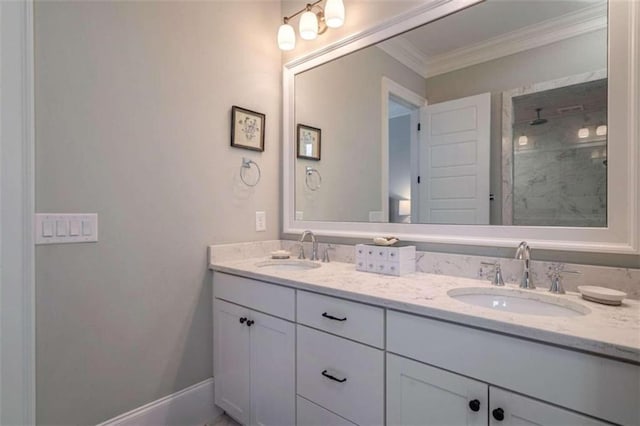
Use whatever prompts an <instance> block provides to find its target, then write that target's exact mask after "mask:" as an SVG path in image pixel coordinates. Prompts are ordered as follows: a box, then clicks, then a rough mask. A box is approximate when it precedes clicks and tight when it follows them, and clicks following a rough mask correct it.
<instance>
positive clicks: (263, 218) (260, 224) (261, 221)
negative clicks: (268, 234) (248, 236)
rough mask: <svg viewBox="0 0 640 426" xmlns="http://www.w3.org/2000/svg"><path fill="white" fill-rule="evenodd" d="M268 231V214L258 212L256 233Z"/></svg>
mask: <svg viewBox="0 0 640 426" xmlns="http://www.w3.org/2000/svg"><path fill="white" fill-rule="evenodd" d="M266 230H267V213H266V212H256V231H258V232H262V231H266Z"/></svg>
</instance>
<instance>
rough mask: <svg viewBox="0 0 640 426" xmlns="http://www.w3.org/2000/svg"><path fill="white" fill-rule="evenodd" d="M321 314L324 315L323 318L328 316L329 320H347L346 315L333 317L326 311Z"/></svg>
mask: <svg viewBox="0 0 640 426" xmlns="http://www.w3.org/2000/svg"><path fill="white" fill-rule="evenodd" d="M322 316H323V317H325V318H329V319H330V320H334V321H346V320H347V317H344V318H338V317H334V316H333V315H329V314H328V313H326V312H325V313H323V314H322Z"/></svg>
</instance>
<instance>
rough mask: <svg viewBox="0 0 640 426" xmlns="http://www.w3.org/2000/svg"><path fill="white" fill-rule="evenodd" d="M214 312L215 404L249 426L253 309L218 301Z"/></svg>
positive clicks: (215, 302) (215, 303)
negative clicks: (250, 345)
mask: <svg viewBox="0 0 640 426" xmlns="http://www.w3.org/2000/svg"><path fill="white" fill-rule="evenodd" d="M213 312H214V319H213V326H214V333H213V335H214V342H213V351H214V354H213V361H214V363H213V375H214V377H215V403H216V405H217V406H219V407H220V408H222V409H223V410H225V411H226V412H227V413H228V414H229V415H230V416H231V417H233V418H234V419H236V420H238V421H239V422H240V423H242V424H249V419H250V415H249V410H250V405H249V401H250V399H249V385H250V372H249V362H250V350H249V349H250V347H249V329H250V328H249V327H247V325H246V321H247V317H248V316H249V309H246V308H242V307H239V306H236V305H232V304H230V303H227V302H223V301H222V300H219V299H215V301H214V304H213ZM241 320H242V321H241Z"/></svg>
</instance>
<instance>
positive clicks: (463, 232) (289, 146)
mask: <svg viewBox="0 0 640 426" xmlns="http://www.w3.org/2000/svg"><path fill="white" fill-rule="evenodd" d="M481 1H482V0H429V1H427V2H426V3H425V4H424V5H422V6H420V7H418V8H414V9H412V10H409V11H408V12H406V13H403V14H401V15H398V16H395V17H393V18H391V19H389V20H388V21H386V22H384V23H382V24H379V25H376V26H374V27H371V28H369V29H366V30H364V31H361V32H359V33H356V34H354V35H352V36H350V37H347V38H345V39H343V40H340V41H338V42H336V43H333V44H330V45H328V46H326V47H325V48H322V49H320V50H317V51H315V52H312V53H311V54H308V55H305V56H303V57H301V58H298V59H294V60H292V61H291V62H288V63H287V64H285V65H284V67H283V120H282V132H283V157H282V164H283V182H282V183H283V186H282V187H283V215H282V219H283V233H284V234H300V233H302V232H303V231H304V230H305V229H312V230H313V231H314V232H315V233H316V234H317V235H325V236H333V237H347V238H364V239H370V238H373V237H374V236H379V235H394V236H396V237H398V238H399V239H400V240H403V241H414V242H429V243H442V244H459V245H475V246H498V247H515V246H516V245H517V244H518V243H519V242H520V241H522V240H526V241H528V242H529V244H530V245H531V246H533V247H535V248H541V249H549V250H563V251H580V252H600V253H620V254H639V253H640V223H639V222H640V171H639V170H638V169H639V168H640V119H639V118H638V117H639V116H640V2H637V1H609V4H608V27H607V28H608V41H609V42H608V67H607V69H608V77H609V82H608V117H609V118H608V129H609V141H608V142H609V143H608V154H607V157H608V159H609V161H610V164H615V165H616V167H610V168H608V169H607V174H608V176H607V226H606V227H603V228H585V227H555V226H554V227H550V226H537V227H536V226H511V225H435V224H399V223H371V222H326V221H303V220H295V213H294V212H295V182H294V177H295V164H296V156H295V102H294V100H295V86H294V82H295V81H294V80H295V75H296V74H298V73H301V72H304V71H306V70H309V69H311V68H314V67H317V66H319V65H321V64H323V63H326V62H329V61H332V60H334V59H337V58H339V57H341V56H344V55H347V54H349V53H351V52H354V51H356V50H359V49H362V48H364V47H367V46H370V45H373V44H375V43H377V42H379V41H383V40H386V39H388V38H390V37H393V36H395V35H397V34H400V33H403V32H405V31H408V30H411V29H413V28H415V27H417V26H420V25H423V24H425V23H428V22H431V21H433V20H435V19H438V18H440V17H443V16H446V15H448V14H451V13H454V12H456V11H459V10H461V9H464V8H466V7H468V6H471V5H474V4H476V3H480V2H481ZM613 28H615V31H612V29H613ZM383 157H384V156H383ZM613 182H616V185H615V186H613V185H612V183H613Z"/></svg>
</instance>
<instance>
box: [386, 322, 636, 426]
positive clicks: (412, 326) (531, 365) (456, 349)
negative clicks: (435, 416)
mask: <svg viewBox="0 0 640 426" xmlns="http://www.w3.org/2000/svg"><path fill="white" fill-rule="evenodd" d="M559 321H561V320H559ZM387 350H388V351H390V352H394V353H396V354H399V355H404V356H407V357H410V358H413V359H416V360H419V361H423V362H426V363H428V364H431V365H434V366H437V367H441V368H444V369H447V370H450V371H455V372H456V373H459V374H461V375H465V376H468V377H473V378H475V379H478V380H482V381H483V382H487V383H491V384H493V385H496V386H500V387H503V388H505V389H511V390H513V391H516V392H518V393H522V394H525V395H530V396H532V397H534V398H537V399H540V400H543V401H547V402H550V403H552V404H555V405H559V406H563V407H567V408H569V409H572V410H575V411H578V412H582V413H586V414H589V415H592V416H594V417H598V418H602V419H606V420H608V421H612V422H615V423H620V424H629V425H638V424H640V409H639V408H638V401H639V400H640V366H638V365H633V364H630V363H626V362H620V361H615V360H612V359H609V358H603V357H599V356H595V355H589V354H585V353H581V352H576V351H572V350H567V349H562V348H558V347H555V346H549V345H545V344H542V343H536V342H532V341H529V340H523V339H519V338H516V337H509V336H505V335H501V334H497V333H492V332H489V331H482V330H477V329H473V328H469V327H465V326H460V325H456V324H451V323H447V322H443V321H438V320H433V319H430V318H425V317H420V316H417V315H411V314H405V313H401V312H395V311H387Z"/></svg>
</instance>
